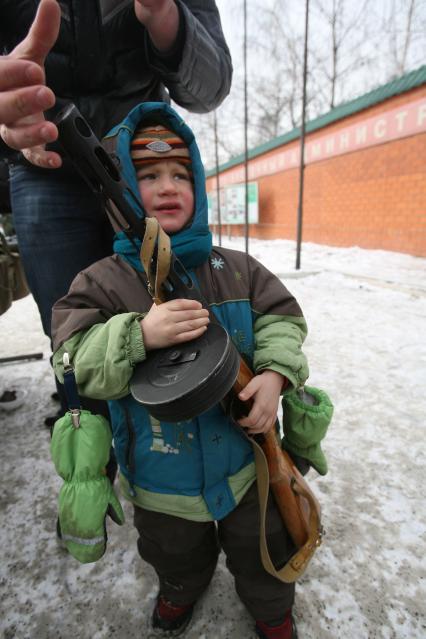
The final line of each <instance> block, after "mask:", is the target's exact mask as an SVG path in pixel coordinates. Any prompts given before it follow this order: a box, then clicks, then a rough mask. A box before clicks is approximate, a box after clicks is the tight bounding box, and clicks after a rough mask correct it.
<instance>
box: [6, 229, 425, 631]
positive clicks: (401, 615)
mask: <svg viewBox="0 0 426 639" xmlns="http://www.w3.org/2000/svg"><path fill="white" fill-rule="evenodd" d="M224 244H227V245H230V246H232V247H234V248H243V243H242V242H241V240H238V239H235V240H229V239H228V238H226V240H225V241H224ZM250 252H251V253H252V254H253V255H254V256H255V257H257V258H258V259H260V260H261V261H262V262H263V263H264V264H265V265H266V266H268V267H269V268H270V269H271V270H273V271H274V272H276V273H278V274H279V275H280V277H281V278H282V279H283V281H284V282H285V283H286V284H287V286H288V288H289V289H290V290H291V291H292V292H293V293H294V294H295V296H296V297H297V299H298V300H299V302H300V304H301V306H302V308H303V310H304V313H305V315H306V318H307V320H308V324H309V327H310V334H309V336H308V339H307V342H306V353H307V355H308V357H309V360H310V368H311V377H310V383H311V384H313V385H316V386H319V387H322V388H324V389H325V390H327V391H328V392H329V394H330V396H331V397H332V399H333V401H334V404H335V416H334V421H333V423H332V425H331V427H330V430H329V434H328V436H327V439H326V442H325V444H324V450H325V452H326V455H327V458H328V462H329V473H328V475H327V476H325V477H320V476H318V475H316V473H315V471H311V472H310V473H309V475H308V480H309V481H310V483H311V486H312V488H313V489H314V491H315V492H316V494H317V496H318V497H319V500H320V502H321V505H322V509H323V519H324V526H325V529H326V536H325V539H324V543H323V545H322V547H321V548H320V549H319V550H318V552H317V553H316V555H315V557H314V558H313V560H312V562H311V564H310V566H309V568H308V570H307V573H306V574H305V576H304V577H303V578H302V580H301V581H300V583H299V585H298V588H297V599H296V605H295V610H294V612H295V617H296V620H297V625H298V629H299V637H300V639H336V638H337V639H367V638H368V639H375V638H377V639H405V638H406V639H423V638H424V637H426V587H425V573H426V570H425V568H426V560H425V555H426V506H425V500H424V494H425V489H424V485H425V479H426V474H425V467H426V464H425V446H424V440H425V437H424V422H425V414H426V399H425V389H424V387H425V382H426V339H425V334H426V332H425V328H426V321H425V320H426V259H421V258H415V257H411V256H408V255H403V254H398V253H390V252H385V251H366V250H362V249H359V248H349V249H347V248H344V249H342V248H332V247H328V246H318V245H313V244H305V245H304V246H303V249H302V269H301V270H300V271H295V270H294V263H295V245H294V243H293V242H289V241H281V240H280V241H278V240H277V241H269V242H266V241H259V240H251V241H250ZM38 351H40V352H43V353H44V358H43V360H41V361H26V362H21V363H16V362H15V363H12V364H2V365H0V395H1V392H2V389H3V390H4V389H16V390H19V391H23V392H25V401H24V403H23V405H22V406H21V407H20V408H17V409H16V410H15V411H14V412H6V411H5V410H4V409H0V419H1V426H0V428H1V434H2V438H1V453H0V455H1V467H2V471H3V481H2V483H1V488H0V507H1V513H2V518H1V522H2V525H1V528H0V553H1V554H0V559H1V564H0V630H1V631H2V633H3V634H2V637H3V638H4V639H12V638H15V637H16V638H17V639H75V638H76V637H78V638H79V639H106V638H111V637H116V638H117V639H136V638H138V639H145V638H148V637H149V636H150V631H149V617H150V613H151V609H152V606H153V603H154V599H155V595H156V581H155V577H154V574H153V570H152V569H151V568H150V566H148V565H146V564H144V563H143V562H142V561H141V560H140V559H139V557H138V555H137V552H136V547H135V543H136V534H135V532H134V530H133V527H132V516H131V508H130V507H129V506H128V505H127V504H126V505H125V512H126V516H127V521H126V524H125V526H124V527H122V528H119V527H118V526H116V525H115V524H113V523H112V522H110V523H108V531H109V543H108V549H107V552H106V554H105V556H104V557H103V558H102V559H101V560H100V561H99V562H97V563H95V564H90V565H85V566H83V565H80V564H78V562H76V560H74V559H73V558H72V557H70V556H68V555H67V554H66V553H65V552H64V551H63V550H62V549H61V548H60V547H59V546H58V544H57V542H56V539H55V532H54V529H55V520H56V499H57V494H58V491H59V487H60V485H61V480H60V479H59V478H58V477H57V476H56V474H55V470H54V468H53V465H52V463H51V462H50V456H49V433H48V431H47V429H46V428H45V427H44V426H43V419H44V417H45V416H46V415H47V414H52V413H53V412H54V411H55V410H56V406H55V404H54V402H53V401H52V400H51V398H50V395H51V393H52V392H53V390H54V384H53V377H52V374H51V370H50V367H49V343H48V340H47V339H46V338H45V337H44V336H43V335H42V332H41V327H40V322H39V319H38V314H37V310H36V307H35V304H34V302H33V300H32V298H31V297H27V298H25V299H23V300H20V301H19V302H15V303H14V304H13V306H12V308H11V309H10V310H9V311H8V312H7V313H5V314H4V315H3V316H2V317H1V318H0V352H1V355H2V356H6V355H17V354H28V353H34V352H38ZM122 501H123V500H122ZM185 637H186V638H187V639H243V638H244V639H254V633H253V625H252V621H251V619H250V618H249V616H248V614H247V613H246V611H245V610H244V608H243V606H242V604H241V603H240V602H239V600H238V597H237V595H236V594H235V592H234V589H233V583H232V579H231V577H230V575H229V573H228V572H227V570H226V568H225V564H224V561H223V557H221V560H220V563H219V566H218V569H217V571H216V574H215V577H214V579H213V582H212V584H211V586H210V588H209V590H208V592H207V593H206V595H205V596H204V598H203V600H202V601H201V602H200V603H199V605H198V607H197V609H196V612H195V616H194V620H193V623H192V625H191V626H190V629H189V630H188V632H187V633H186V635H185Z"/></svg>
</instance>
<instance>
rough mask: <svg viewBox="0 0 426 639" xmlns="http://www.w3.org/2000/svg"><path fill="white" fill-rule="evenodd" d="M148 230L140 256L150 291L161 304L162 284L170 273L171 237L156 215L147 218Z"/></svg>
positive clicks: (157, 302)
mask: <svg viewBox="0 0 426 639" xmlns="http://www.w3.org/2000/svg"><path fill="white" fill-rule="evenodd" d="M145 224H146V230H145V235H144V238H143V241H142V246H141V250H140V258H141V262H142V265H143V267H144V270H145V273H146V276H147V279H148V291H149V294H150V295H151V297H152V299H153V300H154V302H155V304H161V303H162V302H163V301H164V297H163V295H162V292H161V285H162V284H163V282H164V280H165V279H166V277H167V276H168V274H169V271H170V260H171V255H172V252H171V248H170V238H169V236H168V235H167V234H166V233H165V232H164V231H163V229H162V228H161V226H160V225H159V223H158V220H157V219H156V218H155V217H147V218H146V219H145ZM156 247H157V257H156V261H155V264H153V255H154V251H155V248H156Z"/></svg>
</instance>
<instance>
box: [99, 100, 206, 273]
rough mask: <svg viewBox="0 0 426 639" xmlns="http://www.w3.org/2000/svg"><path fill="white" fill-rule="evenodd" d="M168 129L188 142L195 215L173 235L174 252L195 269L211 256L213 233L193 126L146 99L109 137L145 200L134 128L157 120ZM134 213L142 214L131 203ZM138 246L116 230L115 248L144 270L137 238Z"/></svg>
mask: <svg viewBox="0 0 426 639" xmlns="http://www.w3.org/2000/svg"><path fill="white" fill-rule="evenodd" d="M157 119H158V123H159V124H163V125H164V126H166V127H168V128H169V129H171V130H173V131H174V132H175V133H177V134H178V135H179V136H180V137H181V138H182V139H183V140H184V142H185V143H186V145H187V146H188V149H189V153H190V156H191V163H192V173H193V179H194V215H193V218H192V222H191V225H190V226H189V227H186V228H185V229H182V230H181V231H179V232H178V233H176V234H174V235H172V236H171V246H172V251H173V253H174V254H175V255H176V257H178V258H179V259H180V260H181V261H182V263H183V265H184V266H185V267H186V268H194V267H195V266H198V265H199V264H202V263H203V262H205V261H206V259H207V258H208V256H209V254H210V251H211V247H212V236H211V233H210V230H209V226H208V221H207V220H208V217H207V194H206V185H205V174H204V167H203V164H202V162H201V157H200V152H199V150H198V146H197V143H196V141H195V137H194V134H193V132H192V131H191V129H190V128H189V127H188V126H187V125H186V124H185V122H184V121H183V119H182V118H181V116H180V115H179V114H178V113H177V112H176V111H175V110H174V109H173V108H172V107H171V106H169V105H168V104H166V103H164V102H144V103H143V104H139V105H138V106H136V107H135V108H134V109H132V111H130V113H129V114H128V115H127V116H126V118H125V119H124V120H123V121H122V122H121V123H120V124H118V125H117V126H116V127H114V128H113V129H112V130H111V131H110V132H109V133H108V135H107V136H105V137H106V138H110V137H114V136H116V138H117V139H116V149H115V152H116V154H117V155H118V157H119V159H120V167H121V173H122V176H123V178H124V180H125V181H126V182H127V184H128V185H129V187H130V189H131V190H132V192H133V193H134V195H135V197H136V198H137V200H138V201H139V202H140V204H141V207H142V210H143V206H142V201H141V198H140V194H139V188H138V182H137V179H136V171H135V168H134V165H133V162H132V159H131V156H130V145H131V141H132V139H133V136H134V133H135V130H136V129H137V128H138V127H139V126H140V125H141V124H142V123H143V122H144V121H148V120H149V122H150V123H152V121H153V120H157ZM129 201H130V204H132V205H133V208H134V211H135V213H136V214H137V215H138V216H140V215H141V211H140V210H139V209H138V207H137V206H135V205H134V203H132V201H131V199H130V198H129ZM135 244H136V246H134V245H133V244H132V242H130V240H129V239H128V238H127V237H126V235H125V234H124V233H123V232H120V233H116V235H115V238H114V251H115V253H118V254H119V255H120V256H121V257H123V258H124V259H126V260H127V261H128V262H129V263H130V264H132V266H134V267H135V268H137V269H138V270H140V271H141V270H143V267H142V264H141V262H140V258H139V249H140V245H141V242H140V241H139V240H136V242H135Z"/></svg>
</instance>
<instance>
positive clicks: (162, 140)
mask: <svg viewBox="0 0 426 639" xmlns="http://www.w3.org/2000/svg"><path fill="white" fill-rule="evenodd" d="M130 155H131V157H132V162H133V164H134V165H135V168H136V172H137V171H138V169H140V168H142V167H143V166H145V165H148V164H153V163H154V162H160V161H161V160H174V161H175V162H179V163H181V164H183V165H184V166H185V167H186V168H187V169H188V171H189V172H191V169H192V167H191V157H190V155H189V150H188V147H187V146H186V144H185V142H184V141H183V140H182V139H181V138H180V137H179V136H178V135H176V133H174V132H173V131H170V130H169V129H166V127H164V126H163V125H161V124H157V125H152V126H143V127H141V128H139V129H136V131H135V135H134V136H133V139H132V143H131V147H130Z"/></svg>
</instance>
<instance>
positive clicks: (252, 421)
mask: <svg viewBox="0 0 426 639" xmlns="http://www.w3.org/2000/svg"><path fill="white" fill-rule="evenodd" d="M285 379H286V378H285V377H283V376H282V375H280V373H276V372H275V371H270V370H265V371H263V372H262V373H260V374H259V375H255V376H254V377H253V379H252V380H250V382H249V383H248V384H247V386H246V387H245V388H243V390H242V391H241V392H240V393H238V397H239V399H241V400H242V401H244V402H245V401H247V400H249V399H252V400H253V406H252V408H251V410H250V413H249V414H248V415H247V417H242V418H241V419H239V420H238V423H239V424H240V426H243V427H244V428H247V432H248V434H249V435H256V434H258V433H267V432H268V431H269V430H271V428H273V426H274V425H275V421H276V419H277V408H278V400H279V398H280V394H281V390H282V387H283V383H284V381H285Z"/></svg>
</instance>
